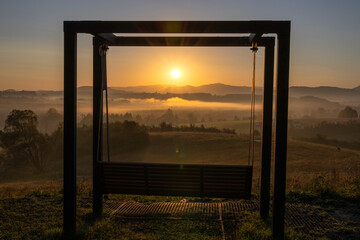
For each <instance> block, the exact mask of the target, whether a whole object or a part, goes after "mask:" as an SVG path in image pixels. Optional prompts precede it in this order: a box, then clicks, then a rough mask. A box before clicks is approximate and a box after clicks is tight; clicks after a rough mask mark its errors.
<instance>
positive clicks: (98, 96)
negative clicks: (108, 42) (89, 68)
mask: <svg viewBox="0 0 360 240" xmlns="http://www.w3.org/2000/svg"><path fill="white" fill-rule="evenodd" d="M101 44H102V42H101V40H100V39H99V38H97V37H94V38H93V216H94V219H97V218H99V217H101V214H102V210H103V196H102V186H101V182H100V177H101V175H100V174H101V171H100V166H99V164H98V162H99V161H102V153H103V144H102V132H103V126H102V125H103V124H102V123H103V107H102V103H103V101H102V98H103V94H102V92H103V91H102V89H103V86H102V70H101V69H102V68H101V56H100V54H99V48H100V45H101Z"/></svg>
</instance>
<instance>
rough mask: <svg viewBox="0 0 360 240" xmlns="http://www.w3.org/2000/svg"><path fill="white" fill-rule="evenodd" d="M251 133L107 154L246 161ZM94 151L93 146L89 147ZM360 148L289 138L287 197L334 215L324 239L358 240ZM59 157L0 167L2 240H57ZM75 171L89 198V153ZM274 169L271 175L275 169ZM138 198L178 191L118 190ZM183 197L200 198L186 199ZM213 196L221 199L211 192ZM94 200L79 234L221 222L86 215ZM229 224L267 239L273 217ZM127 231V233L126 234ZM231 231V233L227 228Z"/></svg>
mask: <svg viewBox="0 0 360 240" xmlns="http://www.w3.org/2000/svg"><path fill="white" fill-rule="evenodd" d="M256 144H257V145H256V149H257V151H256V154H255V165H254V180H253V200H255V201H256V199H258V192H259V176H260V154H259V153H260V147H261V143H259V142H258V143H256ZM247 151H248V139H247V138H246V137H244V136H239V135H232V134H223V133H178V132H167V133H151V135H150V145H149V146H148V147H147V148H146V149H143V150H142V151H138V152H137V153H134V154H123V155H118V156H112V158H113V160H114V161H115V160H121V161H143V162H172V163H174V162H175V163H207V164H247V157H248V156H247ZM89 152H91V149H89ZM359 159H360V152H358V151H354V150H347V149H342V150H341V151H337V149H336V148H335V147H331V146H326V145H321V144H315V143H308V142H302V141H293V140H290V141H289V144H288V164H287V178H288V180H287V202H288V203H294V204H308V205H311V206H315V207H317V208H319V209H321V210H322V211H324V212H326V213H328V214H330V215H331V216H332V217H334V218H337V219H338V222H339V224H338V225H337V227H336V228H335V229H327V230H326V229H325V231H323V232H320V233H318V234H317V236H324V238H323V239H356V237H354V234H356V233H359V231H360V230H359V225H360V224H359V223H358V222H357V221H356V219H357V218H359V217H358V216H360V215H357V214H358V213H359V212H360V210H359V206H360V202H359V201H360V187H359V186H360V170H359V169H360V162H359ZM61 167H62V162H61V161H59V162H55V163H53V165H51V166H49V170H48V171H47V172H46V173H43V174H34V173H33V172H32V170H31V169H17V170H11V171H7V172H4V173H2V177H1V178H0V216H1V217H0V239H59V238H60V237H61V227H62V182H61V177H62V171H61ZM78 175H79V176H84V177H85V180H84V181H80V179H79V183H78V193H79V196H80V197H83V198H90V197H91V194H92V193H91V187H90V185H91V184H90V182H89V181H88V179H89V176H90V175H91V157H90V156H81V157H80V158H79V161H78ZM272 175H273V174H272ZM117 198H118V199H119V200H133V201H137V202H153V201H175V202H178V201H180V200H181V199H182V198H181V197H143V196H123V195H119V196H117ZM187 200H188V201H198V200H199V199H191V198H187ZM210 201H221V200H219V199H211V200H210ZM90 206H91V205H88V206H84V207H80V208H79V209H78V211H79V216H80V217H79V219H78V221H77V222H78V229H79V231H78V236H77V238H78V239H222V234H221V231H220V230H219V223H218V222H206V221H205V222H204V221H202V220H194V219H185V220H171V221H170V220H168V219H156V221H155V220H153V221H141V220H136V219H135V220H132V221H128V220H126V221H125V220H117V221H113V220H111V219H109V218H104V219H103V220H101V221H97V222H95V223H94V222H92V221H91V208H90ZM239 222H240V224H237V225H236V226H235V227H234V228H232V229H233V230H232V231H231V234H232V235H231V236H233V238H232V239H270V236H271V221H262V220H260V219H259V217H258V216H257V213H253V212H249V213H247V214H245V216H244V217H243V218H242V219H239ZM124 236H126V237H124ZM228 236H230V235H229V234H228ZM287 238H288V239H311V236H309V235H306V234H305V235H304V233H302V231H301V229H300V230H299V229H296V228H295V227H294V228H292V227H291V226H290V227H287Z"/></svg>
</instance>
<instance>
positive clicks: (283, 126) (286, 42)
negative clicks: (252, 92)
mask: <svg viewBox="0 0 360 240" xmlns="http://www.w3.org/2000/svg"><path fill="white" fill-rule="evenodd" d="M288 27H289V29H288V30H287V31H284V32H281V33H279V34H278V69H277V73H278V76H277V84H276V85H277V86H276V92H277V94H276V142H275V181H274V201H273V237H274V239H276V240H278V239H281V240H282V239H284V223H285V187H286V152H287V127H288V126H287V124H288V95H289V65H290V64H289V62H290V59H289V58H290V24H289V26H288Z"/></svg>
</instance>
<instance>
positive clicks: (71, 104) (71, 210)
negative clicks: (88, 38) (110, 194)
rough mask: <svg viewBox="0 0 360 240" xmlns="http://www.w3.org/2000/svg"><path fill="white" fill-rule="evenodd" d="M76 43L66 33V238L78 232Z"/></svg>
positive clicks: (70, 34) (73, 38)
mask: <svg viewBox="0 0 360 240" xmlns="http://www.w3.org/2000/svg"><path fill="white" fill-rule="evenodd" d="M76 44H77V36H76V33H73V32H65V33H64V219H63V220H64V227H63V235H64V238H66V239H68V238H72V237H73V236H74V235H75V232H76V90H77V89H76V84H77V81H76Z"/></svg>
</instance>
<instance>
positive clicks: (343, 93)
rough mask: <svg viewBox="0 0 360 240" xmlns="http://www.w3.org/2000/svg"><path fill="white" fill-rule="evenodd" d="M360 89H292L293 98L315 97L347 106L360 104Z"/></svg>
mask: <svg viewBox="0 0 360 240" xmlns="http://www.w3.org/2000/svg"><path fill="white" fill-rule="evenodd" d="M357 89H359V87H357V88H353V89H349V88H338V87H327V86H321V87H290V90H289V94H290V96H291V97H297V98H298V97H303V96H315V97H319V98H324V99H327V100H329V101H335V102H339V103H342V104H345V105H358V104H359V102H360V90H357Z"/></svg>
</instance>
